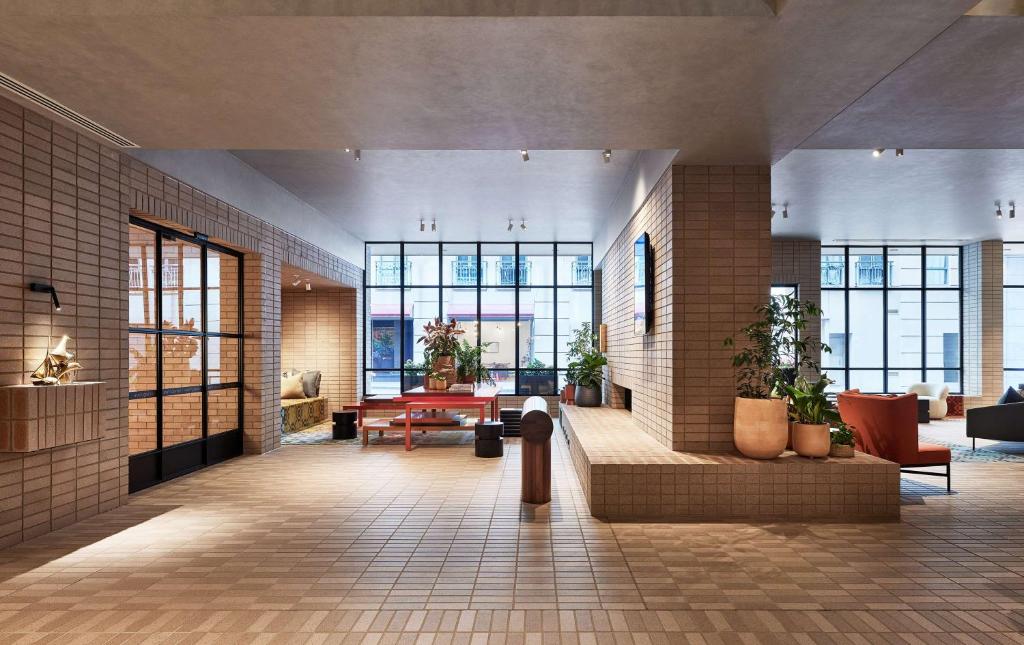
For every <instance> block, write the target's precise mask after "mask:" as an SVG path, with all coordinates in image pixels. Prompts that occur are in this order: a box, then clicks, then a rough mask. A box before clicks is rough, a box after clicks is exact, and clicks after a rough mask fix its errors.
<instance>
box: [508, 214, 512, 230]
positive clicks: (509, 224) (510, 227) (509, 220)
mask: <svg viewBox="0 0 1024 645" xmlns="http://www.w3.org/2000/svg"><path fill="white" fill-rule="evenodd" d="M508 231H509V232H510V233H511V232H512V218H511V217H510V218H508Z"/></svg>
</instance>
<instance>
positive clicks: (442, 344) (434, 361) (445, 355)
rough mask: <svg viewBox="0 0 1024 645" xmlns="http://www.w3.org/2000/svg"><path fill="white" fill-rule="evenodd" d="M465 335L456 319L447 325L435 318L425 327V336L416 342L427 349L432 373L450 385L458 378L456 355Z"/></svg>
mask: <svg viewBox="0 0 1024 645" xmlns="http://www.w3.org/2000/svg"><path fill="white" fill-rule="evenodd" d="M464 333H465V331H464V330H462V329H459V323H457V322H456V321H455V320H454V319H453V320H452V321H451V322H447V323H445V322H442V321H441V319H440V318H435V319H434V322H429V323H427V324H426V325H424V326H423V335H422V336H420V337H419V338H418V339H417V340H416V342H417V343H423V347H425V348H426V351H425V352H424V354H425V358H424V360H425V362H426V364H427V366H428V367H429V368H430V371H431V372H434V373H436V374H440V375H442V376H444V377H445V380H446V382H447V383H449V384H451V383H454V382H455V380H456V379H457V378H458V373H457V371H456V369H455V355H456V353H457V352H458V349H459V336H460V335H462V334H464ZM427 357H429V358H427Z"/></svg>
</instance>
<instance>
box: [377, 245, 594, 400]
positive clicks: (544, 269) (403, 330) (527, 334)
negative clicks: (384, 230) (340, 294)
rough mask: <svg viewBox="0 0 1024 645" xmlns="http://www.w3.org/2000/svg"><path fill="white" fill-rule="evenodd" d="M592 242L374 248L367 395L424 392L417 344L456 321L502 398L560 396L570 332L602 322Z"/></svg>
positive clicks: (419, 352)
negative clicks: (426, 331)
mask: <svg viewBox="0 0 1024 645" xmlns="http://www.w3.org/2000/svg"><path fill="white" fill-rule="evenodd" d="M592 254H593V251H592V245H591V244H590V243H571V244H570V243H557V244H555V243H529V244H527V243H522V244H517V243H493V244H492V243H479V242H465V243H444V244H435V243H411V242H406V243H400V242H385V243H368V244H367V245H366V273H365V284H364V289H365V295H366V297H365V298H364V303H365V307H366V311H365V317H364V319H365V325H366V342H367V347H366V351H365V353H364V356H365V359H364V360H365V363H364V371H363V377H364V386H365V392H366V393H367V394H399V393H400V392H401V391H403V390H408V389H411V388H413V387H416V386H418V385H421V384H422V381H423V373H424V369H425V366H424V364H423V346H422V344H420V343H417V342H416V340H417V338H419V337H420V336H421V335H422V332H423V326H424V325H425V324H426V323H428V322H430V321H432V320H433V319H434V318H435V317H441V318H443V319H445V320H451V319H455V320H457V321H459V323H461V327H462V329H463V330H465V334H463V336H462V338H463V339H465V340H466V341H467V342H468V343H470V344H471V345H478V344H481V345H485V349H484V352H483V362H484V365H485V366H486V367H487V368H488V369H489V370H490V372H491V376H492V377H493V378H494V380H495V381H496V383H497V384H498V385H499V387H500V388H501V392H502V393H503V394H509V395H511V394H522V395H535V394H539V395H554V394H557V393H558V391H559V390H560V389H561V386H562V385H563V384H564V382H565V369H566V367H567V363H568V360H567V357H566V351H567V348H568V344H569V341H570V340H571V333H572V331H573V330H574V329H577V328H578V327H579V326H580V325H581V324H583V323H584V322H590V323H593V316H594V314H593V312H594V295H593V258H592Z"/></svg>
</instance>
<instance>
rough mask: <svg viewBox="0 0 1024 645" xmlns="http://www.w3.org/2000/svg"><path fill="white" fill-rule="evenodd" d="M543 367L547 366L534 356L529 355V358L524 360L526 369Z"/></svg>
mask: <svg viewBox="0 0 1024 645" xmlns="http://www.w3.org/2000/svg"><path fill="white" fill-rule="evenodd" d="M545 367H547V365H545V364H544V361H542V360H540V359H539V358H537V357H536V356H531V357H530V360H528V361H526V369H528V370H542V369H544V368H545Z"/></svg>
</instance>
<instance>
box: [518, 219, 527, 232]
mask: <svg viewBox="0 0 1024 645" xmlns="http://www.w3.org/2000/svg"><path fill="white" fill-rule="evenodd" d="M519 228H521V229H523V230H524V231H525V230H526V220H525V219H524V220H523V221H522V222H520V224H519Z"/></svg>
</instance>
